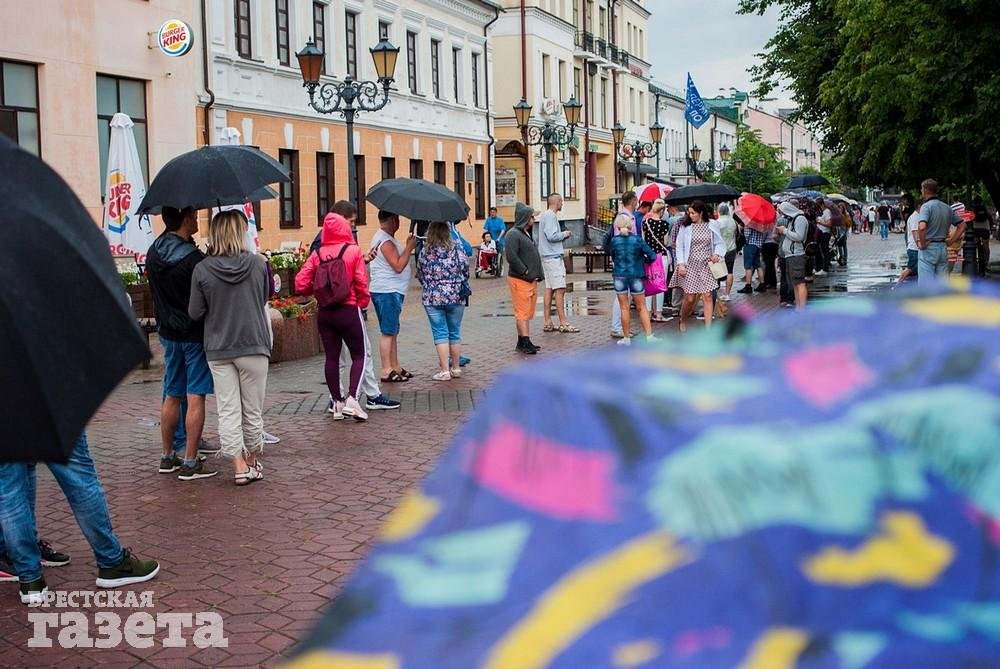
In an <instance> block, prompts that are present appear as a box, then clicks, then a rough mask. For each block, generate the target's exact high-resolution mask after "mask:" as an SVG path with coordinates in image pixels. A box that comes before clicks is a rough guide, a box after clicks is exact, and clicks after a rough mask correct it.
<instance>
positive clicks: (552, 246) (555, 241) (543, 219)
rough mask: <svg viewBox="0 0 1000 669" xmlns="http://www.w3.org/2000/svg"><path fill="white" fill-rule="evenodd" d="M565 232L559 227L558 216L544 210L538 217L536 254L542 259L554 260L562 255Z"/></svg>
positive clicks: (548, 210)
mask: <svg viewBox="0 0 1000 669" xmlns="http://www.w3.org/2000/svg"><path fill="white" fill-rule="evenodd" d="M564 241H566V232H565V231H564V230H563V229H562V228H560V227H559V216H557V215H556V212H554V211H552V210H551V209H546V210H545V211H544V212H542V215H541V216H539V217H538V254H539V255H540V256H542V257H543V258H554V257H556V256H561V255H562V254H563V242H564Z"/></svg>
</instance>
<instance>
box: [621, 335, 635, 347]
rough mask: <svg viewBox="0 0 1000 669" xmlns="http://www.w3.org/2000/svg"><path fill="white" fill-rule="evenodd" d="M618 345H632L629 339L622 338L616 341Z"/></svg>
mask: <svg viewBox="0 0 1000 669" xmlns="http://www.w3.org/2000/svg"><path fill="white" fill-rule="evenodd" d="M618 345H619V346H631V345H632V338H631V337H622V338H621V339H619V340H618Z"/></svg>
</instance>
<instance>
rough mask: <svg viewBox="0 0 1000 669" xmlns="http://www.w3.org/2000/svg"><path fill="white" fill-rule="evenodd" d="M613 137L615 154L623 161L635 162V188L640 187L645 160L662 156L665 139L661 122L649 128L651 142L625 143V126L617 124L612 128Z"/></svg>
mask: <svg viewBox="0 0 1000 669" xmlns="http://www.w3.org/2000/svg"><path fill="white" fill-rule="evenodd" d="M611 136H612V138H613V139H614V141H615V154H616V155H617V156H618V157H619V158H621V159H622V160H630V159H634V160H635V187H636V188H638V187H639V179H640V167H641V165H642V161H643V159H644V158H653V157H655V156H659V155H660V140H662V139H663V126H662V125H660V123H659V122H657V123H654V124H653V125H651V126H649V139H650V140H651V141H649V142H641V141H639V140H636V141H634V142H632V143H631V144H626V143H625V126H623V125H622V124H621V123H615V125H614V127H613V128H611Z"/></svg>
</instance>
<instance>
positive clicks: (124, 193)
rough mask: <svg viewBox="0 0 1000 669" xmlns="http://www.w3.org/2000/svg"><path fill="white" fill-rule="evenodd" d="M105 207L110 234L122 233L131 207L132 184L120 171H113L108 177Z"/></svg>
mask: <svg viewBox="0 0 1000 669" xmlns="http://www.w3.org/2000/svg"><path fill="white" fill-rule="evenodd" d="M107 207H108V221H109V224H108V228H109V229H110V230H111V231H112V232H124V231H125V228H126V227H127V226H128V210H129V209H130V208H131V207H132V184H131V183H129V182H128V181H127V180H126V179H125V174H124V173H123V172H122V171H121V170H114V171H112V172H111V174H110V175H109V176H108V196H107Z"/></svg>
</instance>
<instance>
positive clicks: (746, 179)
mask: <svg viewBox="0 0 1000 669" xmlns="http://www.w3.org/2000/svg"><path fill="white" fill-rule="evenodd" d="M736 136H737V140H736V148H735V149H733V152H732V153H731V154H730V155H729V164H728V165H727V166H726V169H724V170H723V171H722V172H721V173H720V174H719V183H722V184H727V185H729V186H732V187H733V188H735V189H737V190H739V191H748V192H751V191H752V192H754V193H761V194H766V195H770V194H772V193H778V192H780V191H782V190H784V188H785V185H786V184H787V183H788V177H786V176H785V163H784V161H782V160H781V158H780V155H781V148H780V147H775V146H771V145H769V144H765V143H764V142H763V141H761V138H760V132H759V131H757V130H751V129H749V128H748V127H746V126H740V128H739V129H738V130H737V131H736ZM761 158H763V159H764V169H761V168H760V167H759V165H760V162H759V161H760V159H761ZM737 162H739V163H740V169H736V164H737Z"/></svg>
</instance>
